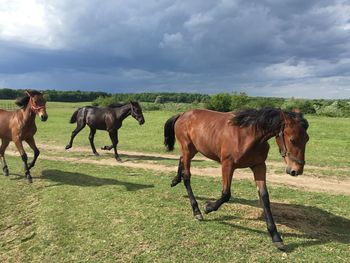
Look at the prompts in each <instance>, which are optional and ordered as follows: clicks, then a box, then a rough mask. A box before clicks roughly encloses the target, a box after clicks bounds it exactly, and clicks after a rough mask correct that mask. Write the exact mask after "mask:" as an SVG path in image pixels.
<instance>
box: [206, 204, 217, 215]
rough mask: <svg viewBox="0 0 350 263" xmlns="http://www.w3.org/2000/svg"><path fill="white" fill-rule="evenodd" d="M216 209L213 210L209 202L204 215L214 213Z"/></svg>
mask: <svg viewBox="0 0 350 263" xmlns="http://www.w3.org/2000/svg"><path fill="white" fill-rule="evenodd" d="M214 210H215V209H214V208H213V204H212V202H210V201H207V203H206V205H205V207H204V213H206V214H209V213H210V212H213V211H214Z"/></svg>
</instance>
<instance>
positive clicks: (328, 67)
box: [0, 0, 350, 98]
mask: <svg viewBox="0 0 350 263" xmlns="http://www.w3.org/2000/svg"><path fill="white" fill-rule="evenodd" d="M349 13H350V3H349V1H341V0H339V1H330V0H329V1H327V0H320V1H318V0H317V1H316V0H310V1H304V0H293V1H283V2H281V1H277V0H259V1H258V0H256V1H243V0H241V1H239V0H237V1H229V0H221V1H209V0H206V1H205V0H204V1H203V0H201V1H199V0H198V1H190V2H183V1H171V0H163V1H144V2H140V1H136V0H130V1H107V0H106V1H104V2H103V5H102V4H100V2H99V1H97V0H91V1H84V0H77V1H73V2H72V1H67V0H52V1H49V2H48V1H43V0H28V1H25V0H22V1H20V0H12V1H6V0H0V56H1V58H2V59H1V60H0V79H1V81H0V83H1V84H2V85H3V86H5V85H4V83H5V84H6V86H7V87H13V88H22V87H24V86H26V85H29V86H36V87H40V88H43V89H45V88H59V89H89V90H92V89H95V90H99V89H102V90H107V91H112V92H122V91H125V90H127V91H128V92H130V91H135V92H137V91H147V90H150V91H157V90H162V91H163V90H166V91H170V90H173V91H188V90H191V91H194V90H195V91H201V92H205V93H214V92H220V91H232V90H235V89H239V90H243V91H246V92H248V94H250V95H265V96H280V95H283V96H293V94H294V90H293V89H297V90H298V91H299V92H298V94H300V97H303V96H305V97H310V96H311V97H313V96H318V97H327V96H332V97H336V96H338V97H341V98H345V97H349V96H350V93H349V89H348V86H347V84H346V81H345V80H348V77H349V73H348V72H350V70H349V67H350V63H349V60H348V59H347V58H348V57H349V55H350V45H349V43H350V34H349V28H350V26H349V18H348V14H349ZM303 87H304V88H303ZM322 87H327V88H322ZM332 88H334V90H335V92H330V91H329V89H332ZM310 90H312V91H313V92H310ZM338 91H339V92H338ZM341 91H343V93H342V92H341Z"/></svg>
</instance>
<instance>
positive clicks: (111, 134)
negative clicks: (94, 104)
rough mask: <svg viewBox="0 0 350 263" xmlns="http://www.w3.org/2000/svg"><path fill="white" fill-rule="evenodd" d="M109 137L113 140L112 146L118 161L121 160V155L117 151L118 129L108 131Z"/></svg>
mask: <svg viewBox="0 0 350 263" xmlns="http://www.w3.org/2000/svg"><path fill="white" fill-rule="evenodd" d="M108 133H109V137H110V138H111V141H112V147H113V149H114V157H115V159H116V160H117V161H118V162H121V161H122V160H121V159H120V157H119V154H118V151H117V144H118V130H110V131H108Z"/></svg>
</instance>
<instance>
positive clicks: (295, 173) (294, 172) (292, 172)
mask: <svg viewBox="0 0 350 263" xmlns="http://www.w3.org/2000/svg"><path fill="white" fill-rule="evenodd" d="M290 175H291V176H297V175H298V173H297V172H296V171H294V170H292V171H290Z"/></svg>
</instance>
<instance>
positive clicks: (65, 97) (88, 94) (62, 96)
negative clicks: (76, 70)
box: [0, 89, 111, 102]
mask: <svg viewBox="0 0 350 263" xmlns="http://www.w3.org/2000/svg"><path fill="white" fill-rule="evenodd" d="M42 92H43V93H44V96H45V98H46V100H47V101H59V102H82V101H93V100H95V99H97V98H98V97H101V96H104V97H107V96H111V94H110V93H106V92H100V91H97V92H95V91H80V90H76V91H60V90H44V91H42ZM24 93H25V90H22V89H17V90H14V89H0V99H16V98H17V97H20V96H23V95H24Z"/></svg>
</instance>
